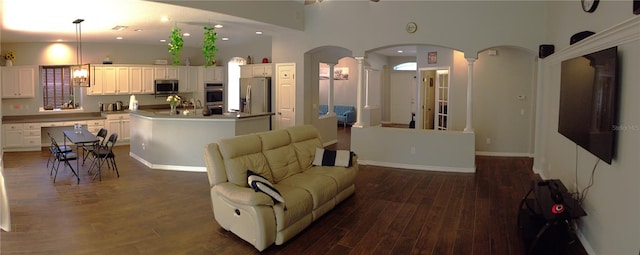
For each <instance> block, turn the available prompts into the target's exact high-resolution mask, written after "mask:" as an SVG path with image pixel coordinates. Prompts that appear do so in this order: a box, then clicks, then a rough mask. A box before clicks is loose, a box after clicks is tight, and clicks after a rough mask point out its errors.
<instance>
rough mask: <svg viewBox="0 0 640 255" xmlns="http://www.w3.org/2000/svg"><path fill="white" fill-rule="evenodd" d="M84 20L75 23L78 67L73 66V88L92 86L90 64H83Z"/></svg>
mask: <svg viewBox="0 0 640 255" xmlns="http://www.w3.org/2000/svg"><path fill="white" fill-rule="evenodd" d="M83 21H84V20H83V19H77V20H74V21H73V24H76V65H75V66H71V76H72V81H73V86H77V87H89V86H90V85H91V84H90V80H91V79H90V72H89V64H83V63H82V22H83Z"/></svg>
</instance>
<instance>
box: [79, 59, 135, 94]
mask: <svg viewBox="0 0 640 255" xmlns="http://www.w3.org/2000/svg"><path fill="white" fill-rule="evenodd" d="M91 79H92V80H93V83H92V84H91V86H90V87H89V88H88V89H87V95H118V94H129V67H127V66H111V65H108V66H107V65H96V66H94V67H93V70H92V73H91Z"/></svg>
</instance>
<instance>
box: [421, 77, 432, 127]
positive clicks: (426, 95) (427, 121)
mask: <svg viewBox="0 0 640 255" xmlns="http://www.w3.org/2000/svg"><path fill="white" fill-rule="evenodd" d="M420 77H422V80H421V82H422V84H421V85H422V86H421V87H422V88H423V89H422V90H421V92H422V97H421V98H422V100H424V101H423V102H422V104H421V108H422V109H421V114H422V116H421V118H420V119H421V120H422V126H421V128H423V129H433V118H434V106H435V92H436V91H435V84H434V83H435V79H436V71H435V70H423V71H421V74H420Z"/></svg>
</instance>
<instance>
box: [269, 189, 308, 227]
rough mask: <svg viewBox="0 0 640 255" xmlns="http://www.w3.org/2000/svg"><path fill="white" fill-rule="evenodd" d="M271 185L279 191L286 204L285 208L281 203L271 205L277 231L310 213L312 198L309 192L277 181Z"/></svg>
mask: <svg viewBox="0 0 640 255" xmlns="http://www.w3.org/2000/svg"><path fill="white" fill-rule="evenodd" d="M273 186H274V187H275V188H276V189H278V190H279V191H280V193H281V194H282V197H283V198H284V201H286V206H287V207H286V208H287V209H286V210H285V208H284V205H283V204H276V205H274V206H273V211H274V213H275V215H276V226H277V230H278V231H281V230H283V229H285V228H287V227H289V226H290V225H292V224H294V223H296V222H297V221H299V220H300V219H302V218H304V217H305V216H308V215H309V214H311V212H312V211H313V202H312V201H313V200H312V199H311V194H309V192H307V191H306V190H304V189H302V188H297V187H294V186H290V185H283V184H279V183H276V184H274V185H273Z"/></svg>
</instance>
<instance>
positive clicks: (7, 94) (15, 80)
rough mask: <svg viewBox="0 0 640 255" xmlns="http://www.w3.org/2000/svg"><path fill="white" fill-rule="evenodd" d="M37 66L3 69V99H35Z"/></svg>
mask: <svg viewBox="0 0 640 255" xmlns="http://www.w3.org/2000/svg"><path fill="white" fill-rule="evenodd" d="M37 70H38V67H37V66H13V67H3V68H2V98H33V97H34V96H35V85H36V72H37Z"/></svg>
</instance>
